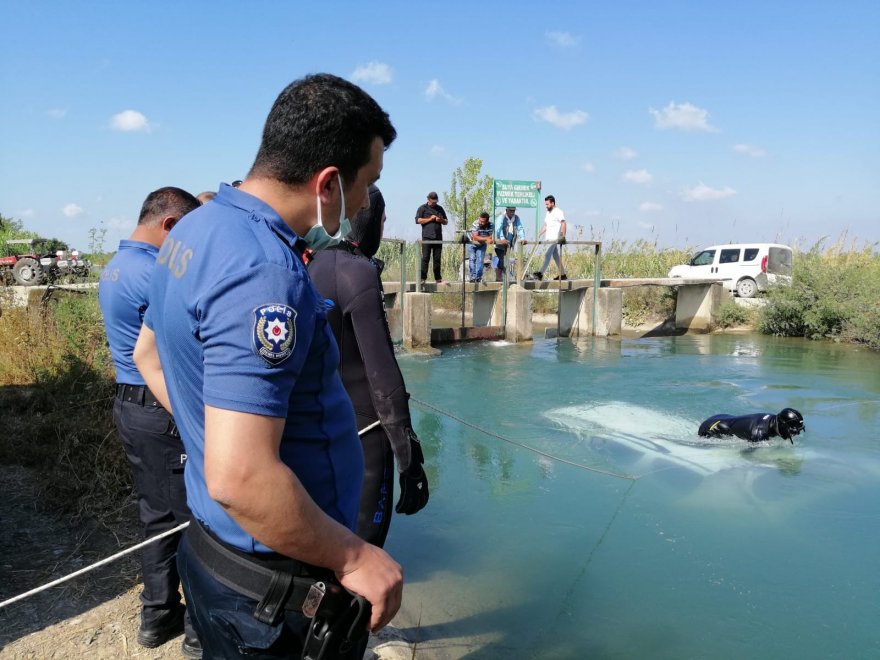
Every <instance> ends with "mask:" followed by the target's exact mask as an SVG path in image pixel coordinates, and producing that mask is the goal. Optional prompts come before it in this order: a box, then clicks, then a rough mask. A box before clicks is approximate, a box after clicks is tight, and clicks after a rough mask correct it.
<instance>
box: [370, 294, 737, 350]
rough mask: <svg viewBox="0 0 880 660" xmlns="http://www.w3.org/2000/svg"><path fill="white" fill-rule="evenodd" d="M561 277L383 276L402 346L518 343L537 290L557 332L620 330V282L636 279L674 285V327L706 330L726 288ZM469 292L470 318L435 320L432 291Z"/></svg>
mask: <svg viewBox="0 0 880 660" xmlns="http://www.w3.org/2000/svg"><path fill="white" fill-rule="evenodd" d="M599 282H600V286H599V288H598V289H596V288H595V286H594V285H595V280H593V279H588V280H587V279H574V280H562V281H561V282H560V281H528V280H527V281H523V282H519V283H517V284H512V285H509V286H507V287H505V286H504V285H503V284H502V283H501V282H490V283H486V284H472V283H469V282H444V283H442V284H430V283H428V284H417V283H414V282H405V283H403V284H401V283H400V282H384V283H383V286H384V288H385V306H386V309H387V310H388V312H389V318H390V319H391V320H392V323H395V322H399V323H402V337H403V345H404V347H405V348H407V349H409V350H428V349H429V348H430V346H431V345H432V344H434V343H446V342H449V341H461V340H465V339H497V338H503V339H506V340H507V341H512V342H520V341H530V340H531V338H532V312H531V307H532V305H531V303H532V296H533V295H534V294H535V292H543V293H551V294H555V295H557V296H558V299H559V304H558V309H559V314H558V324H557V328H558V333H559V336H562V337H582V336H590V335H592V336H598V337H607V336H612V335H619V334H620V331H621V326H622V319H623V317H622V303H623V291H622V290H623V289H624V288H628V287H636V286H669V287H676V288H677V289H678V297H677V303H676V310H675V327H676V328H677V329H681V330H685V331H687V332H708V331H709V330H711V328H712V327H713V325H714V323H715V319H716V315H717V312H718V309H719V307H720V305H721V303H722V302H723V300H724V299H725V297H727V296H728V295H729V294H727V292H726V291H725V290H724V288H723V286H722V285H721V284H720V281H719V280H716V279H681V278H632V279H605V280H600V281H599ZM435 293H446V294H457V295H463V297H464V298H468V297H469V298H470V299H471V300H470V302H471V304H470V307H471V310H472V311H471V314H470V315H469V316H470V319H469V320H470V323H469V324H468V325H467V326H465V324H464V321H463V322H462V323H461V326H463V327H459V328H451V329H450V328H434V327H433V325H434V324H433V322H432V320H433V314H434V309H433V294H435Z"/></svg>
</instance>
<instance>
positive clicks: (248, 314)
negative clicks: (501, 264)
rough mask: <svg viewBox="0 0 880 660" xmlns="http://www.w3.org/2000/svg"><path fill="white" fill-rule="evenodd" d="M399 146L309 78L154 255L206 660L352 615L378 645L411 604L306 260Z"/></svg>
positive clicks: (189, 590) (333, 85) (149, 362)
mask: <svg viewBox="0 0 880 660" xmlns="http://www.w3.org/2000/svg"><path fill="white" fill-rule="evenodd" d="M395 137H396V131H395V130H394V127H393V126H392V124H391V122H390V120H389V118H388V115H387V114H386V113H385V112H384V111H383V110H382V109H381V108H380V107H379V105H378V104H377V103H376V102H375V101H374V100H373V99H372V98H371V97H370V96H369V95H367V94H366V93H365V92H364V91H363V90H361V89H360V88H359V87H357V86H356V85H353V84H351V83H349V82H347V81H345V80H342V79H340V78H337V77H336V76H331V75H327V74H319V75H311V76H307V77H305V78H303V79H301V80H297V81H295V82H294V83H292V84H291V85H289V86H288V87H287V88H286V89H285V90H284V91H283V92H282V93H281V94H280V95H279V97H278V99H277V100H276V101H275V104H274V105H273V106H272V109H271V111H270V113H269V116H268V118H267V120H266V125H265V128H264V131H263V138H262V141H261V144H260V148H259V151H258V153H257V157H256V160H255V162H254V164H253V167H252V168H251V170H250V172H249V173H248V175H247V178H246V179H245V181H244V182H243V183H242V184H241V186H240V187H239V188H233V187H232V186H227V185H222V186H221V187H220V190H219V192H218V193H217V196H216V197H215V198H214V200H213V201H212V202H211V203H210V204H207V205H205V206H203V207H201V208H200V209H197V210H196V211H195V212H193V213H192V214H191V215H190V216H189V217H188V218H187V221H186V222H185V223H181V224H180V225H179V226H178V227H176V228H175V229H174V231H172V232H171V234H170V235H169V236H168V239H167V240H166V242H165V245H164V246H163V249H162V251H161V252H160V254H159V256H158V259H157V267H156V270H155V272H154V275H153V279H152V282H151V286H150V296H151V305H150V307H149V309H148V310H147V315H146V317H145V319H144V327H143V329H142V331H141V335H140V337H139V339H138V345H137V347H136V349H135V361H136V363H137V364H138V367H139V368H140V369H141V371H142V373H144V377H145V378H146V380H147V382H148V383H149V385H150V388H151V389H153V390H154V391H157V395H158V396H160V398H164V397H168V399H169V400H170V403H171V404H173V410H174V414H175V418H176V419H177V423H178V426H179V427H180V432H181V436H182V438H183V442H184V446H185V448H186V450H187V454H188V456H189V458H188V464H187V470H186V485H187V491H188V499H189V504H190V508H191V509H192V513H193V521H192V523H191V524H190V527H189V528H188V529H187V533H186V535H185V536H184V539H183V540H182V542H181V545H180V550H179V551H178V566H179V568H180V573H181V579H182V581H183V585H184V591H185V594H186V600H187V606H188V607H189V608H190V609H191V611H192V613H193V621H194V623H195V625H196V629H197V631H198V633H199V637H200V640H201V642H202V645H203V647H204V650H205V657H206V658H237V657H251V656H259V657H261V658H289V657H294V656H296V654H298V653H300V652H301V650H302V649H303V647H306V648H307V649H309V648H311V645H312V642H314V641H316V640H317V642H318V644H319V645H320V643H321V641H322V640H323V641H327V640H328V638H327V637H326V636H323V635H324V633H323V631H324V630H325V627H324V624H325V623H326V624H327V626H330V627H331V628H332V626H331V623H334V622H336V621H338V620H339V619H340V618H341V617H348V616H349V613H351V612H353V614H352V615H351V616H352V618H351V626H350V627H346V628H345V631H347V630H352V631H353V634H357V633H360V632H361V631H363V632H364V636H365V633H366V628H367V626H369V627H370V628H371V629H372V630H374V631H375V630H378V629H380V628H382V627H383V626H385V624H387V623H388V621H390V620H391V618H392V617H393V616H394V614H395V613H396V612H397V610H398V608H399V606H400V600H401V595H402V589H403V574H402V570H401V568H400V566H399V565H398V564H397V562H395V561H394V560H393V559H392V558H391V557H390V556H389V555H388V554H387V553H385V552H384V551H383V550H381V549H380V548H378V547H376V546H373V545H370V544H368V543H365V542H364V541H363V540H361V539H360V538H358V536H357V535H356V534H354V532H353V531H352V530H353V529H354V528H355V525H356V523H357V512H358V504H359V502H358V500H359V494H360V489H361V480H362V476H363V469H364V464H363V453H362V450H361V447H360V441H359V439H358V435H357V428H356V425H355V417H354V410H353V408H352V405H351V401H350V399H349V398H348V395H347V394H346V392H345V389H344V387H343V385H342V381H341V380H340V378H339V374H338V371H337V369H338V365H339V350H338V348H337V346H336V342H335V340H334V339H333V334H332V332H331V329H330V326H329V324H328V322H327V303H326V302H325V301H324V299H323V298H322V297H321V296H319V295H318V293H317V292H316V291H315V289H314V287H313V286H312V283H311V280H310V279H309V276H308V273H307V272H306V269H305V265H304V264H303V262H302V252H303V250H304V249H305V247H306V246H308V247H310V248H312V249H315V250H319V249H322V248H326V247H329V246H330V245H333V244H336V243H338V242H339V241H340V240H341V239H342V237H343V236H344V235H345V234H346V233H348V226H347V225H349V223H348V221H347V220H346V218H348V217H349V216H351V215H353V214H354V213H356V212H357V211H358V210H359V209H360V208H363V207H365V206H366V204H367V189H368V187H369V186H370V184H372V183H373V182H375V181H376V180H377V179H378V178H379V174H380V172H381V170H382V163H383V156H384V151H385V149H386V148H387V147H388V146H389V145H390V144H391V142H392V141H393V140H394V138H395ZM160 356H161V359H160ZM166 386H167V389H166ZM340 585H341V586H340ZM341 587H345V588H346V589H348V590H350V592H351V593H353V594H357V595H359V596H360V597H362V598H361V599H358V598H354V597H352V596H351V595H350V594H348V593H347V592H343V590H342V588H341ZM364 601H368V602H369V604H371V605H372V613H371V614H370V615H369V617H368V621H364V622H363V623H358V621H359V617H361V616H363V614H364V613H365V612H368V611H369V610H368V609H367V608H366V607H363V606H362V605H363V604H364ZM327 603H331V604H332V605H331V606H328V605H327ZM340 603H341V604H340ZM315 611H316V612H317V614H316V615H315V618H314V620H313V621H314V623H315V624H317V623H320V624H321V625H320V626H315V625H312V628H311V629H310V628H309V624H310V620H309V615H311V614H312V613H313V612H315ZM337 613H340V614H338V616H337ZM338 630H339V631H340V632H339V633H338V634H339V636H340V637H341V636H344V635H346V634H347V632H342V631H343V628H338ZM355 646H356V645H354V644H347V645H342V646H340V647H339V648H336V649H335V653H336V655H338V656H339V657H343V656H342V655H339V654H343V653H344V651H345V648H344V647H347V648H349V649H355ZM362 649H363V647H362V646H361V647H360V649H359V650H360V652H361V655H362ZM357 650H358V649H355V650H351V651H350V653H356V652H357ZM331 656H332V654H331ZM323 657H328V656H327V655H326V654H325V656H323Z"/></svg>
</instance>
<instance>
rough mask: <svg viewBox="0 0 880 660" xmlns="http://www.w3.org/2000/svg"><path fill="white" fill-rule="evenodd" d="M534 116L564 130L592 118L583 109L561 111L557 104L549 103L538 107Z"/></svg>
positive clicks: (568, 129)
mask: <svg viewBox="0 0 880 660" xmlns="http://www.w3.org/2000/svg"><path fill="white" fill-rule="evenodd" d="M532 116H533V117H534V118H535V119H536V120H538V121H545V122H547V123H548V124H552V125H553V126H555V127H556V128H560V129H562V130H563V131H570V130H571V129H572V128H574V127H575V126H578V125H580V124H585V123H586V122H587V120H588V119H589V118H590V115H588V114H587V113H586V112H584V111H583V110H574V111H573V112H559V110H557V109H556V106H555V105H548V106H546V107H543V108H536V109H535V111H534V112H533V113H532Z"/></svg>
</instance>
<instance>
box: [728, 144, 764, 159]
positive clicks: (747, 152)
mask: <svg viewBox="0 0 880 660" xmlns="http://www.w3.org/2000/svg"><path fill="white" fill-rule="evenodd" d="M733 150H734V151H735V152H736V153H738V154H743V155H744V156H751V157H752V158H763V157H764V156H766V155H767V152H766V151H764V150H763V149H761V147H758V146H755V145H754V144H735V145H733Z"/></svg>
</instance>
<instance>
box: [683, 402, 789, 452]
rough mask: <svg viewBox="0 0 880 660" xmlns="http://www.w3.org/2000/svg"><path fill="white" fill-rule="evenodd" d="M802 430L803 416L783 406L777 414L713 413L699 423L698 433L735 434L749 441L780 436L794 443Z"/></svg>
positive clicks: (716, 435) (709, 436)
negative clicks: (795, 437)
mask: <svg viewBox="0 0 880 660" xmlns="http://www.w3.org/2000/svg"><path fill="white" fill-rule="evenodd" d="M804 430H806V427H805V426H804V416H803V415H801V414H800V413H799V412H798V411H797V410H795V409H794V408H784V409H782V410H781V411H780V412H779V414H778V415H772V414H770V413H756V414H754V415H713V416H712V417H710V418H709V419H707V420H706V421H705V422H703V423H702V424H700V430H699V431H698V433H699V435H700V436H702V437H704V438H721V437H724V436H728V435H735V436H736V437H737V438H742V439H743V440H748V441H749V442H760V441H761V440H768V439H770V438H775V437H776V436H782V437H783V438H785V439H786V440H789V441H791V444H794V440H793V438H794V436H796V435H797V434H798V433H802V432H803V431H804Z"/></svg>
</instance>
